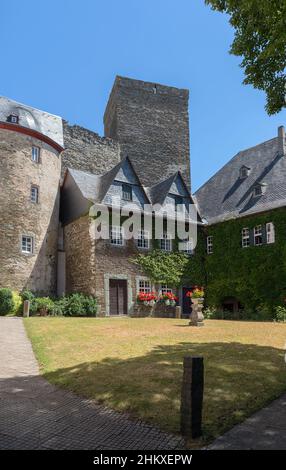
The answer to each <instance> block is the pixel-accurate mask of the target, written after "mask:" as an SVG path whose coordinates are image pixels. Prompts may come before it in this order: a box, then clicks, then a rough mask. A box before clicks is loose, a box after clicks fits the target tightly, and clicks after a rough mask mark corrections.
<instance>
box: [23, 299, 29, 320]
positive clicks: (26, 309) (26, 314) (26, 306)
mask: <svg viewBox="0 0 286 470" xmlns="http://www.w3.org/2000/svg"><path fill="white" fill-rule="evenodd" d="M29 316H30V301H29V300H24V308H23V317H29Z"/></svg>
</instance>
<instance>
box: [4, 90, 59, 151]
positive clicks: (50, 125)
mask: <svg viewBox="0 0 286 470" xmlns="http://www.w3.org/2000/svg"><path fill="white" fill-rule="evenodd" d="M13 113H15V114H16V115H18V116H19V125H20V126H23V127H28V128H29V129H34V130H36V131H38V132H41V134H44V135H46V136H47V137H49V138H50V139H52V140H54V141H55V142H56V143H57V144H59V145H60V146H61V147H63V146H64V138H63V124H62V118H61V117H59V116H55V115H54V114H50V113H47V112H45V111H40V110H39V109H35V108H31V107H30V106H27V105H25V104H21V103H17V102H16V101H13V100H10V99H9V98H6V97H4V96H0V121H3V122H7V117H8V116H9V115H10V114H13Z"/></svg>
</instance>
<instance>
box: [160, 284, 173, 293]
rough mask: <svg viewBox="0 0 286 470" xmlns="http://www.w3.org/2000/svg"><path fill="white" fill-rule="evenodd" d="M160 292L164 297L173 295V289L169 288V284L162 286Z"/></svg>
mask: <svg viewBox="0 0 286 470" xmlns="http://www.w3.org/2000/svg"><path fill="white" fill-rule="evenodd" d="M160 292H161V294H162V295H164V294H172V293H173V289H172V288H171V287H169V286H168V285H167V284H161V286H160Z"/></svg>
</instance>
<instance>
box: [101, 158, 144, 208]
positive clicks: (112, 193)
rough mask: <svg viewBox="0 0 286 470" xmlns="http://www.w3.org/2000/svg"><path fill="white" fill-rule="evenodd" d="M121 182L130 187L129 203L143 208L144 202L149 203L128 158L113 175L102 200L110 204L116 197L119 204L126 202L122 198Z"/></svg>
mask: <svg viewBox="0 0 286 470" xmlns="http://www.w3.org/2000/svg"><path fill="white" fill-rule="evenodd" d="M123 184H128V185H130V187H131V188H132V201H130V203H133V204H136V205H137V206H138V207H140V208H141V209H143V208H144V205H145V204H149V200H148V198H147V196H146V194H145V191H144V188H143V187H142V185H141V183H140V181H139V179H138V177H137V175H136V173H135V171H134V169H133V167H132V165H131V163H130V161H129V159H128V158H126V159H125V160H124V161H123V163H122V165H121V166H120V168H118V171H117V172H116V173H115V174H114V175H113V181H112V182H111V184H110V185H109V187H108V189H107V192H106V194H105V196H104V198H103V201H102V202H103V203H105V204H111V203H112V200H113V199H114V198H116V200H117V201H118V202H120V204H121V205H124V204H126V201H124V200H122V185H123Z"/></svg>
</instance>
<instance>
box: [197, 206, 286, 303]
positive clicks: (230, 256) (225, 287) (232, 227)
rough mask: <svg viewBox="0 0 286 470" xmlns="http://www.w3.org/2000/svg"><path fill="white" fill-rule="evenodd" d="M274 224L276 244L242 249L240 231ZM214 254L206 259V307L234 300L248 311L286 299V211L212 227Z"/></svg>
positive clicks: (209, 230)
mask: <svg viewBox="0 0 286 470" xmlns="http://www.w3.org/2000/svg"><path fill="white" fill-rule="evenodd" d="M267 222H273V223H274V226H275V243H273V244H269V245H267V244H263V245H261V246H249V247H247V248H242V247H241V230H242V228H244V227H248V228H249V229H253V228H254V227H255V226H256V225H259V224H262V225H265V224H266V223H267ZM207 234H208V235H213V253H212V254H211V255H206V257H205V271H206V293H207V298H206V301H207V304H208V305H209V306H214V307H219V306H221V303H222V302H223V300H224V299H225V298H226V297H235V298H237V300H238V301H240V303H241V304H242V306H243V307H244V308H246V309H252V310H255V309H257V308H259V307H261V305H265V306H268V307H270V308H272V307H273V306H275V305H279V304H282V303H284V298H285V297H286V209H285V208H281V209H276V210H273V211H270V212H267V213H263V214H259V215H253V216H250V217H244V218H239V219H235V220H230V221H226V222H223V223H220V224H216V225H212V226H210V227H208V228H207Z"/></svg>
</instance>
